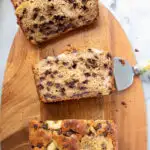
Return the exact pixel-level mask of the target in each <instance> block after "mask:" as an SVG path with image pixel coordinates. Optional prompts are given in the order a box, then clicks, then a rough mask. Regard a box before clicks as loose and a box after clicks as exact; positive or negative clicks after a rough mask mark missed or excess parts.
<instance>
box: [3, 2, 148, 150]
mask: <svg viewBox="0 0 150 150" xmlns="http://www.w3.org/2000/svg"><path fill="white" fill-rule="evenodd" d="M101 2H102V3H103V4H105V6H106V7H108V8H109V9H110V10H111V11H112V13H113V14H114V15H115V16H116V18H117V19H118V20H119V22H120V23H121V25H122V27H123V29H124V30H125V32H126V34H127V36H128V38H129V40H130V41H131V44H132V47H133V50H134V49H135V48H137V49H138V50H139V52H138V53H135V55H136V59H137V61H138V62H141V61H143V60H150V50H149V49H150V48H149V45H150V29H149V28H150V0H101ZM17 29H18V26H17V24H16V18H15V15H14V10H13V7H12V5H11V3H10V0H0V89H1V87H2V80H3V73H4V69H5V64H6V60H7V57H8V53H9V50H10V47H11V43H12V41H13V38H14V35H15V33H16V31H17ZM143 87H144V93H145V103H146V108H147V119H148V121H147V122H148V137H150V82H149V83H148V82H143ZM0 92H1V90H0ZM148 150H150V140H149V142H148Z"/></svg>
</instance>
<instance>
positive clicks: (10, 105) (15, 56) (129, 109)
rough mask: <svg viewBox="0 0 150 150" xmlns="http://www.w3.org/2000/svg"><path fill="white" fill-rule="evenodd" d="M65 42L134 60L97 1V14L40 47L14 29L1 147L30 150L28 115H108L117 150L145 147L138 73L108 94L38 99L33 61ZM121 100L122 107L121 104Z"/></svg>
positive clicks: (58, 50)
mask: <svg viewBox="0 0 150 150" xmlns="http://www.w3.org/2000/svg"><path fill="white" fill-rule="evenodd" d="M68 44H72V45H73V46H76V47H80V48H85V47H94V48H98V49H104V50H108V51H111V53H112V54H113V56H120V57H123V58H124V59H126V60H128V61H129V62H130V64H132V65H134V64H135V63H136V61H135V58H134V56H133V53H132V50H131V46H130V43H129V41H128V40H127V38H126V35H125V34H124V32H123V30H122V29H121V27H120V25H119V24H118V22H117V21H116V20H115V18H114V17H113V16H112V15H111V14H110V12H109V11H108V10H107V9H106V8H105V7H104V6H103V5H100V15H99V18H98V20H97V22H95V23H94V24H93V25H90V26H88V27H84V28H80V29H79V30H76V31H72V32H70V33H68V34H65V35H63V36H61V37H60V38H57V39H56V40H52V41H51V42H48V43H45V44H44V45H42V46H41V47H35V46H33V45H31V44H30V43H29V42H28V41H27V40H26V39H25V37H24V35H23V33H22V31H21V30H19V31H18V32H17V34H16V36H15V39H14V42H13V44H12V47H11V51H10V54H9V58H8V61H7V67H6V71H5V77H4V83H3V94H2V121H1V126H0V137H1V140H2V150H27V149H29V144H28V129H27V125H28V121H29V120H31V119H33V118H41V119H43V120H45V119H54V120H56V119H66V118H77V119H79V118H83V119H113V120H115V121H116V123H117V126H118V143H119V150H146V147H147V141H146V140H147V135H146V133H147V126H146V116H145V113H146V112H145V103H144V96H143V90H142V85H141V81H140V79H139V78H135V80H134V84H133V85H132V86H131V87H130V88H129V89H128V90H126V91H124V92H116V93H113V94H112V95H111V96H106V97H103V98H99V99H98V98H97V99H94V98H93V99H84V100H80V101H70V102H69V101H68V102H61V103H55V104H43V103H41V104H40V102H39V100H38V99H39V98H38V95H37V92H36V88H35V84H34V79H33V73H32V65H33V64H35V63H36V62H37V61H38V60H40V59H42V58H44V57H46V56H48V55H57V54H59V53H61V52H62V51H63V50H64V49H65V48H66V46H67V45H68ZM122 101H124V102H125V103H126V107H125V106H124V105H122V104H121V103H122Z"/></svg>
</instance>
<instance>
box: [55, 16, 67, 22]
mask: <svg viewBox="0 0 150 150" xmlns="http://www.w3.org/2000/svg"><path fill="white" fill-rule="evenodd" d="M64 18H66V17H65V16H61V15H55V16H54V19H55V20H57V21H58V20H63V19H64Z"/></svg>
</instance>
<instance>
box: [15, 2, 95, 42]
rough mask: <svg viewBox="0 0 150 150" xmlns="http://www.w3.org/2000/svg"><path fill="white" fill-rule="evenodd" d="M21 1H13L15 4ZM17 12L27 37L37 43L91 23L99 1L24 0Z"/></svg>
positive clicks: (19, 22)
mask: <svg viewBox="0 0 150 150" xmlns="http://www.w3.org/2000/svg"><path fill="white" fill-rule="evenodd" d="M22 1H23V0H21V2H22ZM21 2H19V1H15V0H14V5H18V3H21ZM16 15H17V18H18V24H19V25H20V26H21V28H22V30H23V31H24V34H25V35H26V37H27V38H28V39H29V40H30V41H31V42H32V43H34V44H39V43H42V42H45V41H47V40H50V39H52V38H54V37H57V36H58V35H60V34H62V33H65V32H68V31H70V30H73V29H75V28H78V27H81V26H84V25H88V24H91V23H92V22H93V21H94V20H95V19H96V17H97V15H98V0H28V1H27V0H25V1H23V2H22V3H21V4H20V5H19V6H18V7H16Z"/></svg>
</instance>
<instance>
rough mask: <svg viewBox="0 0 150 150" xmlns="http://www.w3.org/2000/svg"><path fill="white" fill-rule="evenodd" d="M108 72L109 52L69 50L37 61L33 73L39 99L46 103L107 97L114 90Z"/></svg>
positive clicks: (110, 62) (111, 66) (110, 58)
mask: <svg viewBox="0 0 150 150" xmlns="http://www.w3.org/2000/svg"><path fill="white" fill-rule="evenodd" d="M112 69H113V64H112V57H111V55H110V53H109V52H106V51H100V50H97V49H85V50H77V49H73V48H71V49H70V50H68V51H65V52H64V53H63V54H61V55H59V56H57V57H53V56H49V57H47V58H46V59H43V60H41V61H40V62H39V63H38V64H37V65H35V66H34V69H33V71H34V74H35V81H36V86H37V91H38V93H39V96H40V99H41V100H42V101H43V102H46V103H48V102H57V101H64V100H71V99H72V100H74V99H80V98H87V97H97V96H100V95H109V94H110V93H111V92H112V91H113V90H114V77H113V71H112Z"/></svg>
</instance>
